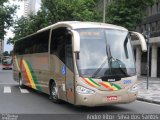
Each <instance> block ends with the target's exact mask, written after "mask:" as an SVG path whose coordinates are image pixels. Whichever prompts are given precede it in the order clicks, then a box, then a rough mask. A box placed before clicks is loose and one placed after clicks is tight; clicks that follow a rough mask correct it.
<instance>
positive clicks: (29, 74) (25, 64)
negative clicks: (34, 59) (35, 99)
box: [22, 60, 36, 89]
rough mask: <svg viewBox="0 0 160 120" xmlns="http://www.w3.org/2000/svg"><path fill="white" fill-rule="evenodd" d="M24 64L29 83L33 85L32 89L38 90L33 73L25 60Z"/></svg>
mask: <svg viewBox="0 0 160 120" xmlns="http://www.w3.org/2000/svg"><path fill="white" fill-rule="evenodd" d="M22 62H23V65H24V66H25V69H26V72H27V75H28V78H29V81H30V84H31V86H32V88H33V89H36V85H35V83H34V81H33V78H32V75H31V72H30V70H29V68H28V65H27V63H26V62H25V60H23V61H22Z"/></svg>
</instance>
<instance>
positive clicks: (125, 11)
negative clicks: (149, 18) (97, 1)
mask: <svg viewBox="0 0 160 120" xmlns="http://www.w3.org/2000/svg"><path fill="white" fill-rule="evenodd" d="M154 2H155V0H113V1H112V2H111V4H110V5H109V6H108V7H107V9H106V11H107V15H106V22H108V23H111V24H116V25H120V26H124V27H126V28H128V29H129V30H134V28H135V26H136V24H137V23H140V22H141V21H142V19H143V18H144V16H145V8H146V7H147V6H149V5H152V4H154Z"/></svg>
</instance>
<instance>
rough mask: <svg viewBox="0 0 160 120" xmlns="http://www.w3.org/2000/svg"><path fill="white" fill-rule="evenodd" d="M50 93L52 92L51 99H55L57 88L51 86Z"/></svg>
mask: <svg viewBox="0 0 160 120" xmlns="http://www.w3.org/2000/svg"><path fill="white" fill-rule="evenodd" d="M51 93H52V97H53V99H55V100H56V99H57V88H56V87H55V86H53V87H52V91H51Z"/></svg>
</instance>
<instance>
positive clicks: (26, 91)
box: [19, 87, 29, 93]
mask: <svg viewBox="0 0 160 120" xmlns="http://www.w3.org/2000/svg"><path fill="white" fill-rule="evenodd" d="M19 89H20V91H21V93H29V91H28V90H27V89H21V88H20V87H19Z"/></svg>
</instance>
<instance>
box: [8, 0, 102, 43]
mask: <svg viewBox="0 0 160 120" xmlns="http://www.w3.org/2000/svg"><path fill="white" fill-rule="evenodd" d="M97 2H98V0H42V5H41V10H40V11H38V13H37V14H36V15H33V14H30V15H29V16H28V17H22V18H20V19H19V20H18V21H17V24H16V25H15V27H14V28H15V30H14V33H15V37H14V38H13V39H12V40H11V39H10V41H9V42H12V43H13V42H14V41H15V40H17V39H20V38H22V37H24V36H26V35H28V34H31V33H33V32H36V31H37V30H39V29H41V28H43V27H46V26H48V25H51V24H54V23H56V22H59V21H72V20H75V21H98V20H99V19H100V18H101V16H100V14H99V12H98V11H97V10H96V5H97Z"/></svg>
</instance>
